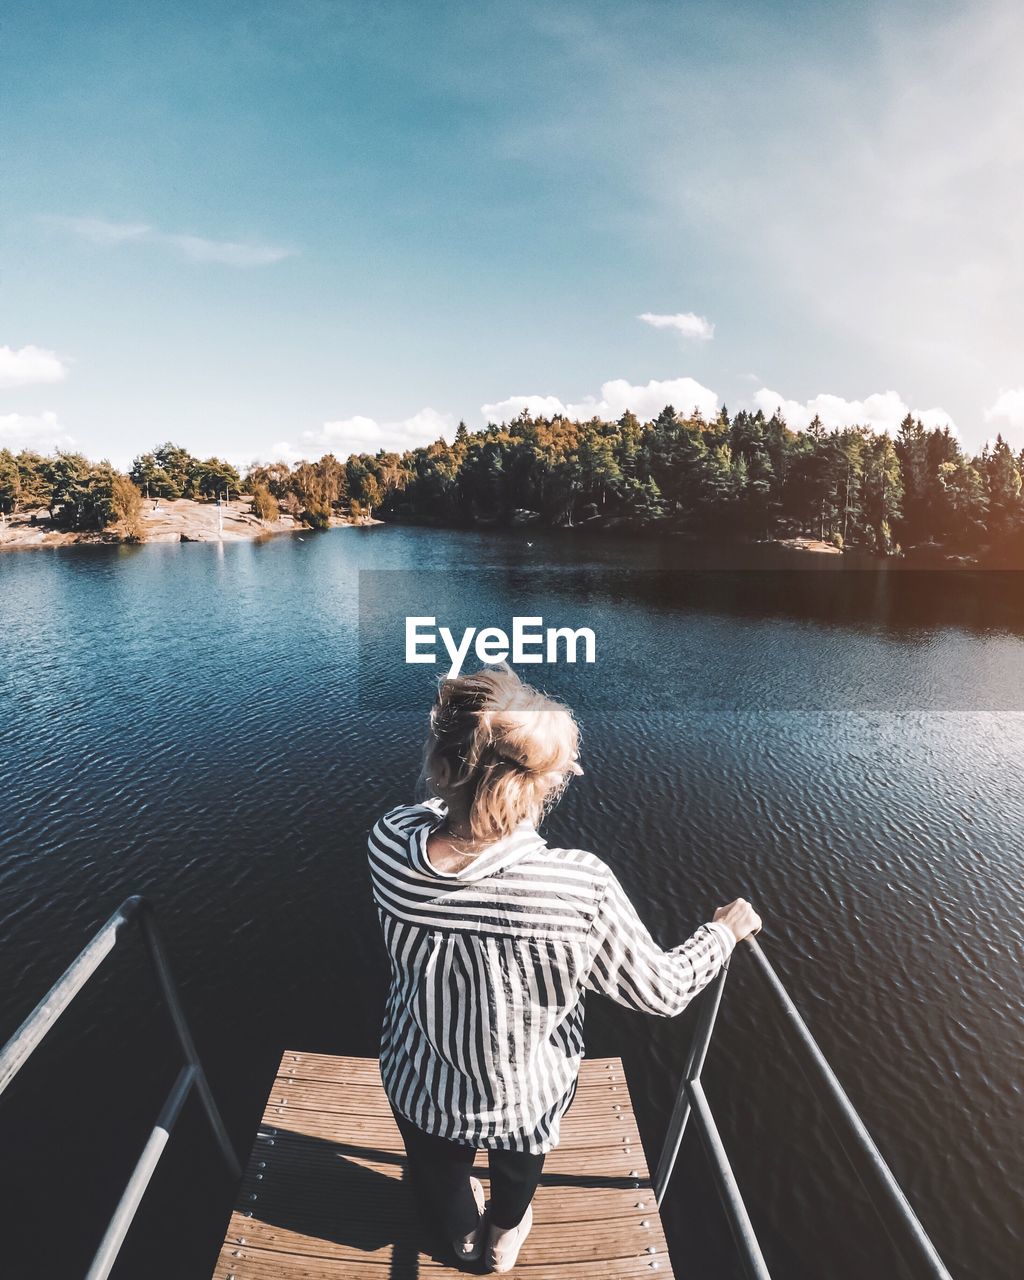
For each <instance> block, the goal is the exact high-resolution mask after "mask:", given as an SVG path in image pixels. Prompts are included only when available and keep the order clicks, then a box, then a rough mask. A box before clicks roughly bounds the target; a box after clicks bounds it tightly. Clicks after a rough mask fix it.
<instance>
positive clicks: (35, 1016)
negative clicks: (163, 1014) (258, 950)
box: [0, 896, 242, 1280]
mask: <svg viewBox="0 0 1024 1280" xmlns="http://www.w3.org/2000/svg"><path fill="white" fill-rule="evenodd" d="M133 922H137V923H138V925H139V928H140V929H141V931H142V936H143V938H144V939H145V941H146V947H147V949H148V951H149V957H150V960H151V961H152V962H153V968H154V971H155V973H156V980H157V984H158V985H159V987H160V992H161V994H162V995H163V998H164V1001H165V1003H166V1005H167V1008H168V1011H169V1013H170V1015H171V1022H172V1023H173V1025H174V1030H175V1032H176V1034H177V1037H178V1044H179V1045H180V1046H181V1051H182V1054H183V1055H184V1058H185V1065H184V1066H183V1067H182V1069H181V1071H180V1072H179V1073H178V1078H177V1080H175V1082H174V1087H173V1088H172V1089H171V1091H170V1093H169V1094H168V1095H167V1099H166V1101H165V1102H164V1105H163V1107H162V1108H161V1109H160V1114H159V1116H158V1117H157V1121H156V1124H155V1125H154V1126H153V1131H152V1133H151V1134H150V1135H149V1140H148V1141H147V1143H146V1145H145V1147H143V1149H142V1154H141V1155H140V1156H139V1159H138V1161H137V1162H136V1165H135V1168H134V1170H133V1171H132V1175H131V1177H130V1178H129V1179H128V1184H127V1186H126V1187H125V1189H124V1193H123V1194H122V1196H121V1199H120V1201H119V1203H118V1205H117V1208H116V1209H115V1210H114V1215H113V1217H112V1218H111V1219H110V1223H109V1225H108V1226H107V1230H106V1232H105V1234H104V1236H103V1239H102V1240H101V1241H100V1245H99V1248H98V1249H97V1250H96V1255H95V1257H94V1258H93V1260H92V1265H91V1266H90V1267H89V1270H88V1272H87V1273H86V1280H106V1277H107V1276H108V1275H109V1274H110V1271H111V1268H112V1267H113V1265H114V1263H115V1261H116V1260H117V1255H118V1253H119V1252H120V1250H121V1246H122V1245H123V1244H124V1240H125V1237H126V1236H127V1234H128V1230H129V1228H130V1227H131V1224H132V1221H133V1220H134V1218H135V1214H136V1213H137V1211H138V1208H139V1205H140V1204H141V1202H142V1197H143V1196H144V1195H145V1193H146V1188H147V1187H148V1185H149V1182H150V1179H151V1178H152V1177H153V1173H154V1171H155V1170H156V1166H157V1164H158V1163H159V1160H160V1157H161V1156H162V1155H163V1151H164V1147H166V1145H167V1141H168V1139H169V1137H170V1135H171V1130H172V1129H173V1128H174V1124H175V1121H176V1120H177V1119H178V1116H179V1115H180V1114H181V1109H182V1107H183V1106H184V1105H185V1101H186V1099H187V1098H188V1095H189V1094H190V1093H191V1091H192V1089H193V1088H194V1089H195V1090H196V1092H197V1093H198V1095H199V1099H200V1101H201V1102H202V1104H203V1109H204V1110H205V1112H206V1117H207V1119H208V1120H209V1122H210V1128H211V1129H212V1130H213V1136H214V1139H215V1140H216V1143H217V1146H218V1147H219V1149H220V1153H221V1155H222V1156H223V1157H224V1162H225V1164H226V1165H227V1166H228V1169H229V1171H230V1172H231V1174H232V1176H233V1177H235V1178H240V1177H241V1176H242V1169H241V1165H240V1163H239V1160H238V1156H237V1155H236V1154H235V1151H234V1148H233V1147H232V1146H231V1142H230V1139H229V1138H228V1135H227V1130H226V1129H225V1128H224V1121H223V1120H222V1119H221V1115H220V1112H219V1111H218V1109H217V1104H216V1102H214V1100H213V1094H212V1093H211V1092H210V1086H209V1084H208V1082H207V1079H206V1073H205V1072H204V1071H203V1067H202V1063H201V1062H200V1061H199V1055H198V1053H197V1052H196V1047H195V1043H194V1042H193V1040H192V1033H191V1032H190V1031H189V1027H188V1023H187V1022H186V1020H185V1013H184V1010H183V1009H182V1007H181V1001H180V999H179V997H178V989H177V986H176V985H175V982H174V977H173V975H172V974H171V969H170V965H169V964H168V961H167V953H166V951H165V949H164V945H163V940H162V939H161V937H160V932H159V930H158V928H157V924H156V918H155V917H154V915H153V910H152V907H151V906H150V904H149V903H148V902H147V901H146V899H145V898H140V897H138V896H135V897H131V898H127V899H126V900H125V901H124V902H122V903H121V905H120V906H119V907H118V909H117V910H116V911H115V912H114V914H113V915H112V916H111V917H110V919H109V920H108V921H107V923H106V924H105V925H104V926H103V928H102V929H100V930H99V932H98V933H97V934H96V935H95V937H94V938H93V940H92V941H91V942H90V943H89V944H88V945H87V946H86V947H85V948H84V949H83V950H82V952H81V953H80V954H79V956H78V958H77V959H76V960H75V961H74V962H73V963H72V964H71V965H69V966H68V968H67V969H66V970H65V972H64V974H63V975H62V976H61V977H60V978H58V980H57V981H56V982H55V983H54V985H53V986H52V987H51V988H50V990H49V992H47V994H46V995H45V996H44V997H43V999H42V1000H40V1002H39V1004H37V1005H36V1007H35V1009H33V1011H32V1012H31V1013H30V1014H29V1016H28V1017H27V1018H26V1019H25V1021H24V1022H23V1023H22V1024H21V1026H20V1027H19V1028H18V1030H17V1031H16V1032H15V1033H14V1035H13V1036H12V1037H11V1039H10V1040H9V1041H8V1042H7V1044H6V1045H5V1046H4V1049H3V1051H2V1052H0V1094H2V1093H3V1091H4V1090H5V1089H6V1088H7V1086H8V1085H9V1084H10V1083H11V1081H12V1080H13V1079H14V1077H15V1076H16V1075H17V1074H18V1072H19V1071H20V1070H21V1068H22V1067H23V1066H24V1065H25V1063H26V1062H27V1061H28V1059H29V1058H30V1057H31V1056H32V1054H33V1053H34V1052H35V1050H36V1049H38V1047H39V1045H40V1043H41V1042H42V1040H43V1038H44V1037H45V1036H46V1034H47V1032H48V1031H50V1030H51V1029H52V1028H53V1025H54V1024H55V1023H56V1021H57V1019H58V1018H59V1017H60V1016H61V1014H62V1013H63V1012H64V1010H65V1009H66V1008H67V1007H68V1005H69V1004H71V1002H72V1000H74V998H75V996H76V995H78V993H79V991H81V989H82V988H83V987H84V986H85V984H86V983H87V982H88V981H89V979H90V978H91V977H92V975H93V974H94V973H95V972H96V970H97V969H98V968H99V967H100V965H101V964H102V963H103V961H104V960H105V959H106V958H107V956H108V955H110V953H111V952H112V951H113V950H114V948H115V946H116V945H117V943H118V940H119V938H120V935H121V932H122V930H124V928H125V927H126V926H127V925H129V924H131V923H133Z"/></svg>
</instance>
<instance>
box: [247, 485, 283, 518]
mask: <svg viewBox="0 0 1024 1280" xmlns="http://www.w3.org/2000/svg"><path fill="white" fill-rule="evenodd" d="M252 513H253V515H254V516H255V517H256V519H257V520H266V521H268V522H269V523H271V524H273V523H274V521H275V520H277V519H279V518H280V515H281V507H280V504H279V503H278V501H277V499H276V498H275V497H274V495H273V494H272V493H271V492H270V488H269V486H268V485H265V484H254V485H253V486H252Z"/></svg>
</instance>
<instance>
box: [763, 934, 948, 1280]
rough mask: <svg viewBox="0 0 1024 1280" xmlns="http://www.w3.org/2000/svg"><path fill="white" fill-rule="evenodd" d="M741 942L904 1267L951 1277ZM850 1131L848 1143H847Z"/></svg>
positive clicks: (801, 1025)
mask: <svg viewBox="0 0 1024 1280" xmlns="http://www.w3.org/2000/svg"><path fill="white" fill-rule="evenodd" d="M745 941H746V943H747V944H748V947H749V950H750V952H751V954H752V955H753V957H754V961H755V964H756V967H757V968H758V969H759V970H760V971H761V974H762V976H763V977H764V978H765V979H766V980H767V982H768V985H769V986H770V987H771V990H772V994H773V995H774V996H775V998H776V1000H777V1001H778V1003H779V1005H780V1006H781V1008H782V1012H783V1013H784V1015H785V1017H786V1020H787V1022H788V1024H789V1027H790V1029H791V1030H792V1031H793V1032H794V1033H795V1038H796V1043H797V1047H798V1049H799V1052H798V1054H797V1062H798V1063H799V1065H800V1069H801V1071H802V1072H803V1074H804V1077H805V1078H806V1080H807V1082H808V1084H809V1085H810V1086H811V1087H812V1089H814V1090H815V1093H816V1094H817V1095H818V1098H819V1101H820V1102H822V1103H823V1104H824V1105H823V1110H824V1112H825V1117H826V1119H827V1120H828V1123H829V1127H830V1128H831V1130H832V1132H833V1134H834V1135H835V1138H836V1141H837V1142H838V1143H839V1147H840V1150H841V1151H842V1152H843V1154H844V1155H845V1156H846V1158H847V1160H848V1161H849V1162H850V1165H851V1166H852V1167H853V1170H854V1172H855V1173H856V1175H857V1177H858V1178H859V1179H860V1182H861V1185H862V1186H863V1187H864V1190H865V1192H866V1193H867V1196H868V1199H869V1200H870V1201H871V1205H872V1207H873V1208H874V1210H875V1212H876V1213H877V1214H878V1216H879V1218H880V1219H881V1221H882V1226H883V1227H884V1228H885V1231H886V1234H887V1235H888V1236H889V1239H890V1240H891V1242H892V1244H893V1246H894V1247H895V1249H896V1252H897V1253H898V1254H899V1256H900V1257H901V1259H902V1260H903V1261H904V1263H906V1264H907V1265H908V1266H909V1267H910V1271H911V1273H912V1274H913V1275H915V1276H927V1277H929V1280H952V1277H951V1276H950V1274H949V1272H948V1271H947V1270H946V1267H945V1264H944V1263H943V1261H942V1259H941V1258H940V1257H939V1254H938V1250H937V1249H936V1248H935V1246H934V1245H933V1244H932V1242H931V1240H930V1239H929V1238H928V1235H927V1233H926V1232H925V1229H924V1227H923V1226H922V1225H921V1223H920V1222H919V1221H918V1218H917V1215H916V1214H915V1213H914V1210H913V1209H912V1208H911V1206H910V1202H909V1201H908V1200H907V1197H906V1196H905V1195H904V1194H903V1189H902V1188H901V1187H900V1185H899V1183H898V1182H897V1181H896V1179H895V1178H894V1177H893V1174H892V1170H891V1169H890V1168H889V1166H888V1165H887V1164H886V1163H885V1160H884V1159H883V1157H882V1153H881V1152H880V1151H879V1150H878V1147H877V1146H875V1143H874V1139H873V1138H872V1137H871V1134H870V1133H868V1130H867V1127H866V1125H865V1124H864V1121H863V1120H862V1119H861V1118H860V1116H859V1114H858V1113H857V1111H856V1109H855V1107H854V1105H853V1103H852V1102H851V1101H850V1099H849V1098H848V1097H847V1095H846V1091H845V1090H844V1089H843V1086H842V1085H841V1084H840V1083H839V1080H838V1078H837V1076H836V1074H835V1072H834V1071H833V1070H832V1068H831V1067H830V1066H829V1064H828V1060H827V1059H826V1057H825V1055H824V1054H823V1053H822V1051H821V1049H820V1048H819V1047H818V1043H817V1041H816V1040H815V1039H814V1037H813V1036H812V1035H811V1033H810V1031H809V1030H808V1027H807V1024H806V1022H804V1020H803V1018H802V1017H801V1016H800V1012H799V1010H798V1009H797V1007H796V1005H795V1004H794V1003H793V1001H792V999H791V998H790V995H789V992H788V991H787V990H786V988H785V987H784V986H783V985H782V981H781V979H780V978H779V975H778V974H777V973H776V972H775V970H774V969H773V968H772V966H771V964H770V963H769V962H768V958H767V956H766V955H765V954H764V952H763V951H762V950H761V948H760V947H759V946H758V944H757V941H756V940H755V939H754V938H753V937H750V938H747V939H746V940H745ZM808 1068H810V1069H808ZM829 1103H831V1104H832V1106H833V1107H836V1108H838V1110H839V1112H840V1115H841V1116H842V1119H843V1121H844V1125H843V1127H842V1128H840V1127H838V1126H837V1125H836V1124H835V1123H834V1121H833V1118H832V1116H831V1115H830V1114H829V1107H828V1104H829ZM851 1135H852V1137H853V1142H852V1143H850V1142H849V1141H848V1139H849V1137H850V1136H851ZM879 1190H880V1191H881V1195H879Z"/></svg>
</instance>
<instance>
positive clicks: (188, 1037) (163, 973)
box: [139, 900, 242, 1178]
mask: <svg viewBox="0 0 1024 1280" xmlns="http://www.w3.org/2000/svg"><path fill="white" fill-rule="evenodd" d="M142 906H143V910H142V911H141V913H140V915H139V925H140V926H141V928H142V935H143V937H144V938H145V939H146V945H147V947H148V949H149V955H150V959H151V960H152V961H153V968H154V969H155V971H156V979H157V982H158V983H159V984H160V990H161V992H162V993H163V997H164V1000H165V1001H166V1002H167V1008H168V1010H169V1012H170V1015H171V1022H172V1023H173V1024H174V1030H175V1031H176V1032H177V1036H178V1043H179V1044H180V1045H181V1051H182V1053H183V1054H184V1055H185V1061H186V1062H187V1063H188V1064H189V1066H191V1067H192V1069H193V1072H194V1075H195V1086H196V1092H197V1093H198V1094H199V1098H200V1100H201V1102H202V1104H203V1109H204V1110H205V1112H206V1118H207V1120H209V1122H210V1128H211V1129H212V1130H213V1136H214V1139H215V1140H216V1143H217V1146H218V1147H220V1150H221V1154H222V1155H223V1157H224V1160H225V1163H226V1164H227V1166H228V1169H229V1170H230V1172H231V1175H232V1177H235V1178H240V1177H241V1176H242V1166H241V1164H240V1162H239V1159H238V1156H237V1155H236V1154H235V1150H234V1148H233V1147H232V1145H231V1139H230V1138H229V1137H228V1132H227V1129H226V1128H225V1127H224V1121H223V1120H222V1119H221V1114H220V1111H219V1110H218V1107H217V1103H216V1102H215V1101H214V1097H213V1092H212V1091H211V1089H210V1085H209V1082H208V1080H207V1079H206V1072H205V1071H204V1070H203V1065H202V1063H201V1062H200V1061H199V1054H198V1052H197V1051H196V1046H195V1042H194V1041H193V1039H192V1033H191V1031H189V1027H188V1022H187V1021H186V1019H185V1011H184V1010H183V1009H182V1007H181V1001H180V1000H179V998H178V988H177V985H176V983H175V981H174V976H173V974H172V973H171V966H170V964H169V962H168V959H167V953H166V951H165V950H164V945H163V941H162V940H161V937H160V931H159V929H158V928H157V927H156V921H155V920H154V919H153V916H152V912H151V909H150V907H149V903H148V902H146V901H145V900H143V903H142Z"/></svg>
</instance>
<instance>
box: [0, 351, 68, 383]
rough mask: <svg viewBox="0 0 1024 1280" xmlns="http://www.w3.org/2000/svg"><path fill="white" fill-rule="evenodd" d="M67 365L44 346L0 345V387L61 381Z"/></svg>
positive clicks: (64, 375) (66, 374) (65, 373)
mask: <svg viewBox="0 0 1024 1280" xmlns="http://www.w3.org/2000/svg"><path fill="white" fill-rule="evenodd" d="M67 376H68V371H67V366H66V365H65V364H64V362H63V361H62V360H61V358H60V357H59V356H58V355H57V354H56V353H55V352H53V351H47V350H46V348H45V347H34V346H27V347H19V348H18V350H17V351H15V350H14V349H13V348H11V347H0V387H27V386H32V385H34V384H36V383H40V382H63V381H64V379H65V378H66V377H67Z"/></svg>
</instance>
